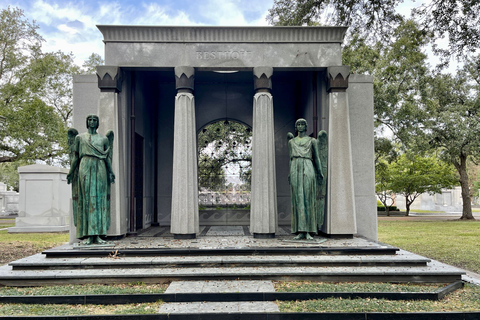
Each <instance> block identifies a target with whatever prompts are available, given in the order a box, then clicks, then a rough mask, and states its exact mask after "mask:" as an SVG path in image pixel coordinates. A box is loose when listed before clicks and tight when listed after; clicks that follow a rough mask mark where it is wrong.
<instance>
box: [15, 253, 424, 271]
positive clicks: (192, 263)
mask: <svg viewBox="0 0 480 320" xmlns="http://www.w3.org/2000/svg"><path fill="white" fill-rule="evenodd" d="M428 262H430V259H427V258H424V257H421V256H418V255H414V254H401V255H378V256H371V255H346V256H337V255H333V256H330V255H317V256H313V255H283V256H281V255H262V256H259V255H252V256H241V257H239V256H223V255H222V256H208V257H207V256H203V255H202V256H195V255H188V256H162V257H131V256H126V257H123V256H120V257H119V256H117V255H112V254H110V255H108V256H104V257H86V258H48V256H47V255H44V254H36V255H33V256H30V257H27V258H23V259H20V260H17V261H14V262H11V263H10V264H9V265H10V266H11V267H12V269H13V270H46V269H119V268H130V269H135V268H136V269H138V268H171V267H176V268H202V267H260V266H261V267H279V266H284V267H303V266H316V267H328V266H334V267H347V266H372V267H373V266H392V267H393V266H397V267H398V266H426V265H427V263H428Z"/></svg>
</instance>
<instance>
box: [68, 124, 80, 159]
mask: <svg viewBox="0 0 480 320" xmlns="http://www.w3.org/2000/svg"><path fill="white" fill-rule="evenodd" d="M77 135H78V130H77V129H75V128H70V129H68V131H67V139H68V140H67V142H68V151H69V152H68V153H69V157H70V161H72V158H73V153H74V152H75V138H76V136H77Z"/></svg>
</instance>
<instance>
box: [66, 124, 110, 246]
mask: <svg viewBox="0 0 480 320" xmlns="http://www.w3.org/2000/svg"><path fill="white" fill-rule="evenodd" d="M86 124H87V130H88V131H87V132H85V133H82V134H78V131H77V130H75V129H73V128H72V129H69V130H68V144H69V151H70V155H69V156H70V171H69V173H68V175H67V183H69V184H72V198H73V219H74V224H75V226H76V227H77V238H78V239H84V241H83V244H86V245H90V244H102V243H105V240H103V239H102V238H101V236H106V234H107V230H108V228H110V184H111V183H114V182H115V175H114V174H113V170H112V150H113V131H108V132H107V134H106V137H104V136H102V135H100V134H99V133H97V129H98V125H99V119H98V116H97V115H88V116H87V120H86Z"/></svg>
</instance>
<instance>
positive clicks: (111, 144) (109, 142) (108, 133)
mask: <svg viewBox="0 0 480 320" xmlns="http://www.w3.org/2000/svg"><path fill="white" fill-rule="evenodd" d="M105 136H106V137H107V139H108V145H109V147H110V148H112V147H113V136H114V135H113V131H112V130H108V131H107V133H106V134H105Z"/></svg>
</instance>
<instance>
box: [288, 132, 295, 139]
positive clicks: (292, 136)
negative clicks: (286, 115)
mask: <svg viewBox="0 0 480 320" xmlns="http://www.w3.org/2000/svg"><path fill="white" fill-rule="evenodd" d="M293 138H294V135H293V133H291V132H289V133H287V141H290V140H292V139H293Z"/></svg>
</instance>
